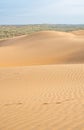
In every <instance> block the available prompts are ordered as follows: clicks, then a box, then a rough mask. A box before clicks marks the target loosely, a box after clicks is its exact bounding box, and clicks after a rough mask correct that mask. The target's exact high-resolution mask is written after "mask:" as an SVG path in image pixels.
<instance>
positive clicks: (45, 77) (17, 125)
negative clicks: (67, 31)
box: [0, 65, 84, 130]
mask: <svg viewBox="0 0 84 130" xmlns="http://www.w3.org/2000/svg"><path fill="white" fill-rule="evenodd" d="M0 129H1V130H83V129H84V65H50V66H49V65H47V66H32V67H15V68H0Z"/></svg>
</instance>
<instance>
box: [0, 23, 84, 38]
mask: <svg viewBox="0 0 84 130" xmlns="http://www.w3.org/2000/svg"><path fill="white" fill-rule="evenodd" d="M44 30H56V31H64V32H69V31H74V30H84V25H66V24H62V25H60V24H34V25H1V26H0V39H5V38H11V37H15V36H21V35H27V34H31V33H33V32H37V31H44Z"/></svg>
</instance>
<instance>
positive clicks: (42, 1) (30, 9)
mask: <svg viewBox="0 0 84 130" xmlns="http://www.w3.org/2000/svg"><path fill="white" fill-rule="evenodd" d="M34 23H35V24H36V23H55V24H64V23H65V24H66V23H67V24H70V23H71V24H84V0H0V24H34Z"/></svg>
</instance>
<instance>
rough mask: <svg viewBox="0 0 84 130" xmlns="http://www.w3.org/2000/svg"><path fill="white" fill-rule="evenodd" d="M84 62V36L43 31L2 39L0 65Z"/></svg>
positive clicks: (0, 43) (0, 42)
mask: <svg viewBox="0 0 84 130" xmlns="http://www.w3.org/2000/svg"><path fill="white" fill-rule="evenodd" d="M58 63H61V64H65V63H84V38H83V37H78V35H74V34H73V33H65V32H55V31H43V32H37V33H34V34H32V35H29V36H24V37H19V38H15V39H10V40H6V41H0V66H28V65H46V64H58Z"/></svg>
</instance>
